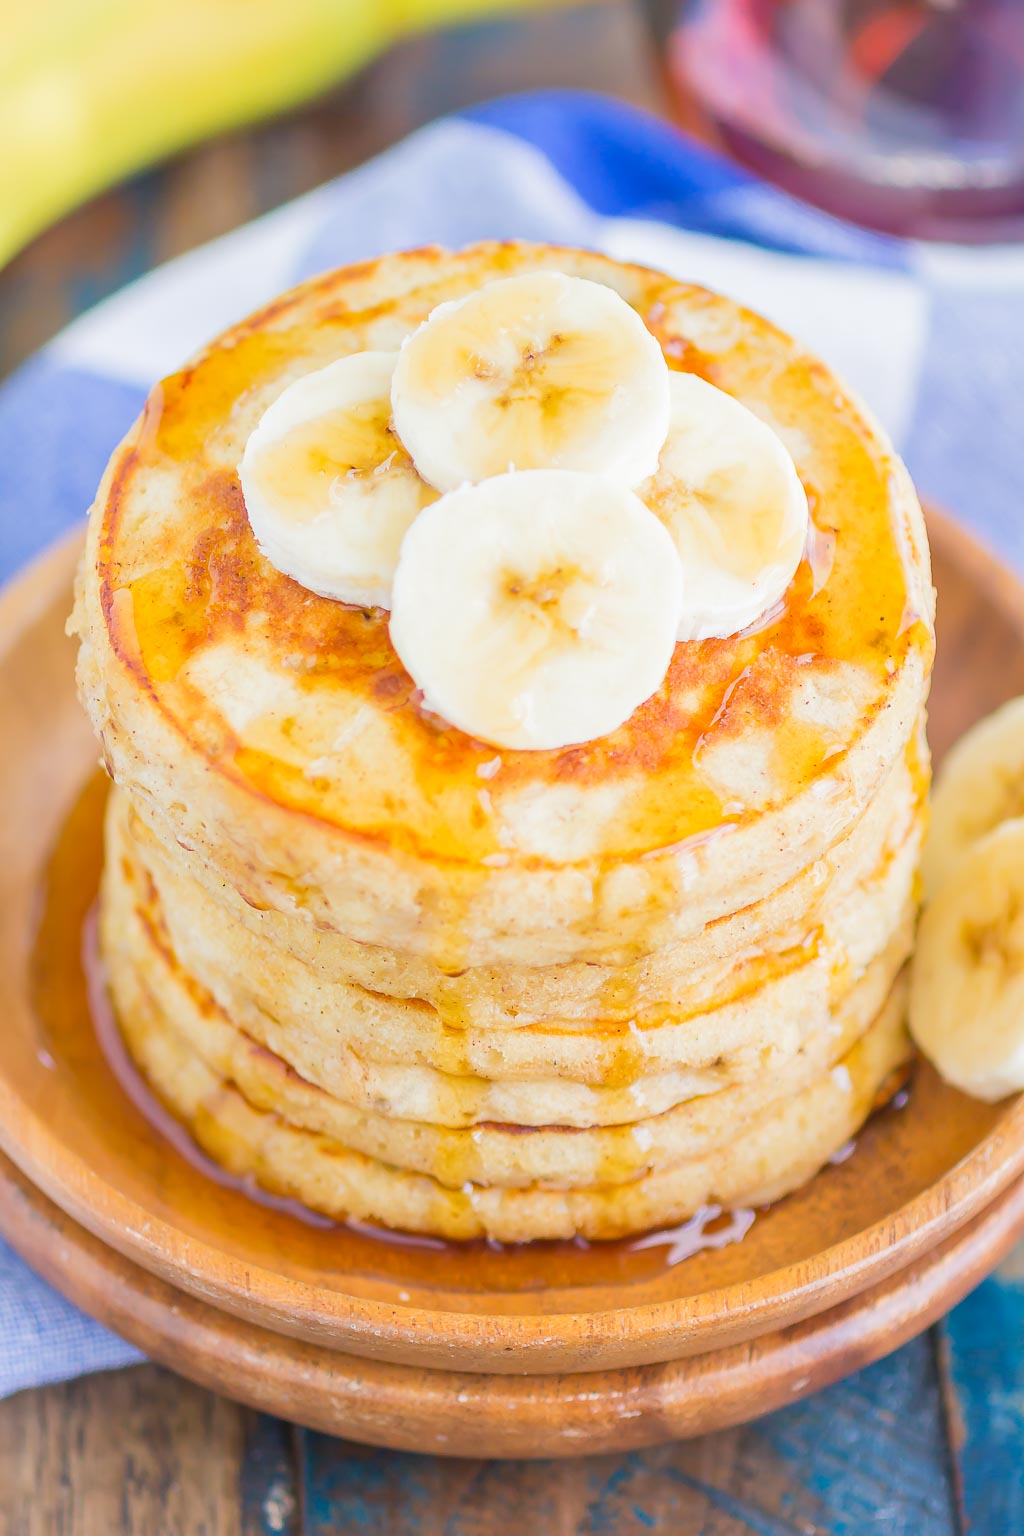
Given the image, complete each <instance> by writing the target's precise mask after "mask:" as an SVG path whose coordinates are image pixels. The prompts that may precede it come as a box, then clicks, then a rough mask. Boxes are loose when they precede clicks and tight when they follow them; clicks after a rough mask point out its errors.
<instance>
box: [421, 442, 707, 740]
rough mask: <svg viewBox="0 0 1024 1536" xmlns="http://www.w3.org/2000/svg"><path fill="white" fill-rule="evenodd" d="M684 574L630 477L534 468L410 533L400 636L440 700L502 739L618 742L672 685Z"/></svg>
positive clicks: (448, 506) (461, 719)
mask: <svg viewBox="0 0 1024 1536" xmlns="http://www.w3.org/2000/svg"><path fill="white" fill-rule="evenodd" d="M682 589H683V573H682V568H681V566H680V564H679V560H678V557H677V556H676V552H675V549H674V548H673V545H672V540H671V539H670V538H669V536H668V534H667V533H666V531H665V529H664V528H663V527H662V525H661V524H660V523H659V522H658V520H657V518H656V517H654V516H652V514H651V513H650V512H649V511H648V510H647V508H646V507H645V506H644V505H643V503H642V502H641V501H640V500H639V499H638V498H637V497H636V496H635V495H634V494H633V493H632V491H628V490H626V489H625V488H624V487H623V486H616V485H612V484H610V482H609V481H607V480H605V479H603V478H602V477H600V476H597V475H584V474H578V473H576V472H574V471H571V470H523V471H520V472H518V473H516V474H508V475H498V476H496V477H495V478H494V479H491V480H486V481H484V482H483V484H481V485H477V486H466V487H464V488H463V489H462V490H460V491H453V492H451V493H450V494H449V495H447V496H443V497H442V498H441V500H440V501H437V502H435V503H434V505H433V506H432V507H429V508H428V509H427V510H426V511H425V512H424V513H422V514H421V516H420V517H418V518H417V520H416V522H415V523H414V524H413V526H412V527H411V528H410V530H409V532H408V534H407V535H406V538H405V542H404V544H403V545H402V553H401V557H400V559H399V562H398V570H397V572H396V573H395V582H394V590H393V605H392V610H391V638H392V641H393V642H394V646H395V649H396V650H397V652H398V654H399V656H400V657H401V659H402V662H403V663H404V665H405V667H406V669H407V670H408V672H409V673H410V674H411V676H412V678H413V680H414V681H415V682H416V684H417V685H418V687H419V688H420V689H422V691H423V697H424V702H425V704H426V705H427V707H428V708H429V709H431V710H433V711H434V712H435V713H436V714H439V715H441V716H442V718H443V719H445V720H447V721H448V722H449V723H450V724H452V725H455V726H458V727H459V729H460V730H463V731H466V732H468V734H469V735H471V736H475V737H477V738H478V739H479V740H481V741H486V742H490V743H491V744H492V745H493V746H496V747H509V748H520V749H523V750H537V749H543V748H556V747H565V746H570V745H573V744H575V743H578V742H584V741H592V740H594V739H595V738H597V737H599V736H606V735H607V734H608V732H609V731H613V730H615V729H616V728H617V727H618V726H620V725H621V724H622V723H623V721H625V720H628V719H629V716H630V715H631V714H632V713H633V711H634V710H635V709H636V708H637V707H638V706H639V705H640V704H642V703H643V702H644V700H645V699H647V698H649V697H650V695H651V694H652V693H654V692H655V691H656V690H657V688H658V687H659V686H660V684H661V682H662V680H663V678H664V676H665V673H666V671H667V669H668V664H669V662H670V660H671V659H672V652H673V649H674V646H675V635H676V629H677V628H678V625H679V611H680V607H681V605H682Z"/></svg>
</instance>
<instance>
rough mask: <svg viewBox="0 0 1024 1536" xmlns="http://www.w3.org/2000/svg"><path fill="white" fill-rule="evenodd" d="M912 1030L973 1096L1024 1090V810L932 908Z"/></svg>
mask: <svg viewBox="0 0 1024 1536" xmlns="http://www.w3.org/2000/svg"><path fill="white" fill-rule="evenodd" d="M910 1032H911V1034H912V1035H913V1036H914V1039H915V1040H916V1041H917V1043H918V1045H919V1046H920V1047H921V1050H922V1051H923V1052H924V1054H925V1055H926V1056H927V1057H928V1058H929V1059H930V1060H931V1061H932V1062H933V1063H934V1065H935V1066H936V1067H937V1068H938V1070H939V1072H940V1073H941V1074H942V1076H943V1077H944V1078H945V1079H946V1081H947V1082H950V1083H952V1084H953V1085H954V1087H956V1088H961V1089H962V1090H963V1091H964V1092H965V1093H969V1094H972V1095H973V1096H974V1097H975V1098H978V1099H987V1100H989V1101H990V1102H994V1101H995V1100H996V1099H1001V1098H1004V1097H1005V1095H1006V1094H1008V1093H1017V1092H1019V1091H1020V1090H1021V1089H1024V817H1016V818H1015V819H1014V820H1012V821H1006V822H1004V823H1003V825H1002V826H1001V827H997V828H996V830H995V831H994V832H989V833H988V834H987V835H986V836H984V837H982V838H981V839H980V840H979V841H978V842H976V843H974V845H973V846H972V847H971V848H969V849H968V851H967V852H966V853H964V854H963V855H962V856H961V857H960V858H959V859H958V861H957V864H956V877H955V879H952V880H947V881H946V882H945V884H944V885H943V886H942V888H941V890H940V891H939V894H938V895H937V896H936V898H935V900H934V901H933V902H932V904H931V906H929V907H927V908H926V909H925V913H924V916H923V917H922V919H921V926H920V929H919V931H918V939H917V949H916V951H915V954H914V961H913V968H912V971H911V982H910Z"/></svg>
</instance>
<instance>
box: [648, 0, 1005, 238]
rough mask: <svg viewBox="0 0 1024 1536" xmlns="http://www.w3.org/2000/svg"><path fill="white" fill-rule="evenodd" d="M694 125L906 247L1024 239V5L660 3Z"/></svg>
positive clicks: (951, 0)
mask: <svg viewBox="0 0 1024 1536" xmlns="http://www.w3.org/2000/svg"><path fill="white" fill-rule="evenodd" d="M649 4H650V10H651V13H652V17H653V18H654V20H655V23H656V25H657V27H658V30H659V34H660V41H661V43H662V47H663V58H664V63H665V69H666V74H667V78H668V81H669V85H670V89H672V91H673V93H674V94H675V96H676V100H677V101H678V102H679V105H680V114H681V116H682V117H683V120H684V124H685V125H686V126H695V125H696V126H698V127H700V128H703V129H705V130H707V129H709V128H710V130H711V132H712V133H713V135H714V136H715V137H717V139H718V140H719V141H720V142H721V144H722V146H723V147H724V148H725V149H727V150H728V151H729V152H730V153H732V154H734V155H735V156H736V157H737V158H738V159H740V160H743V161H745V162H746V163H747V164H748V165H750V166H751V167H752V168H753V169H754V170H756V171H758V172H759V173H760V174H762V175H764V176H767V177H768V178H769V179H771V180H773V181H776V182H778V183H779V184H780V185H782V186H783V187H785V188H786V190H787V191H790V192H794V193H796V194H797V195H798V196H800V197H803V198H806V199H807V200H808V201H809V202H813V203H817V204H818V205H819V206H820V207H822V208H825V209H827V210H828V211H829V212H832V213H836V214H839V215H840V216H841V217H845V218H849V219H853V220H854V221H856V222H858V223H861V224H866V225H869V226H872V227H875V228H878V229H881V230H885V231H889V232H891V233H894V234H899V235H916V236H922V237H924V238H936V239H947V240H964V241H978V240H993V239H1008V238H1019V237H1020V234H1021V232H1022V231H1024V6H1021V4H1020V0H943V3H941V4H940V3H937V0H660V3H659V0H649Z"/></svg>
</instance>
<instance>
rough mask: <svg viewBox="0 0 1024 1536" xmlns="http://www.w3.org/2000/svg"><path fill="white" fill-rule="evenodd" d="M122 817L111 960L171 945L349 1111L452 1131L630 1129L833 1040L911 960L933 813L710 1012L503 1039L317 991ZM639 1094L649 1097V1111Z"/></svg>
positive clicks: (111, 884)
mask: <svg viewBox="0 0 1024 1536" xmlns="http://www.w3.org/2000/svg"><path fill="white" fill-rule="evenodd" d="M108 815H109V822H110V830H109V833H108V850H109V855H110V862H109V865H108V873H107V877H106V885H105V896H104V907H105V925H106V928H105V931H106V934H107V937H106V940H105V950H106V953H107V955H108V962H110V963H112V957H113V956H114V955H115V954H120V953H121V952H123V951H127V954H128V959H127V962H126V961H125V960H121V959H119V960H118V963H119V964H123V963H133V964H139V965H143V966H147V965H150V964H151V963H152V951H153V949H154V946H156V945H157V937H158V938H159V947H160V948H162V949H163V950H166V951H170V952H172V953H173V956H174V959H175V964H176V966H177V967H179V968H181V969H182V970H184V971H185V972H186V973H187V974H188V975H189V976H190V977H191V978H193V979H194V980H195V981H197V982H198V983H199V984H200V986H201V987H203V988H204V989H205V990H206V991H208V992H210V993H211V994H212V997H213V999H214V1001H215V1002H216V1004H217V1006H218V1007H219V1008H220V1009H222V1010H223V1011H224V1013H225V1014H226V1015H227V1016H228V1018H229V1019H231V1020H233V1021H234V1022H235V1023H236V1024H237V1025H238V1026H239V1028H240V1029H242V1030H243V1031H245V1033H246V1034H247V1035H249V1036H250V1037H252V1038H253V1039H254V1040H256V1041H258V1042H260V1043H261V1044H262V1045H263V1046H265V1047H268V1048H269V1049H270V1050H272V1051H274V1052H276V1053H277V1054H279V1055H280V1056H282V1057H283V1058H284V1059H285V1061H286V1062H287V1063H288V1064H289V1065H290V1066H291V1067H293V1068H294V1069H295V1070H296V1071H297V1072H298V1073H300V1074H301V1075H302V1076H303V1077H304V1078H307V1079H309V1081H310V1082H312V1083H314V1084H318V1085H319V1086H320V1087H322V1088H324V1089H326V1090H327V1091H328V1092H329V1093H330V1094H331V1095H333V1096H334V1097H336V1098H339V1099H341V1100H343V1101H344V1102H345V1103H346V1104H351V1105H356V1106H360V1107H362V1108H371V1109H372V1108H376V1107H379V1106H381V1105H387V1106H388V1107H389V1109H390V1110H391V1112H393V1113H395V1114H401V1115H406V1116H409V1115H414V1116H417V1117H418V1116H420V1115H423V1116H425V1117H426V1118H430V1119H433V1118H435V1117H437V1118H440V1119H442V1121H443V1123H445V1124H463V1123H465V1119H464V1116H465V1113H466V1106H467V1105H476V1106H479V1107H478V1108H477V1110H476V1111H475V1113H477V1114H478V1115H479V1116H480V1117H481V1118H489V1119H494V1118H499V1119H512V1120H517V1121H518V1120H523V1121H524V1122H525V1123H534V1122H533V1120H532V1116H534V1115H536V1114H537V1113H543V1114H544V1115H545V1116H547V1115H551V1116H554V1117H557V1118H565V1117H568V1120H569V1122H570V1123H572V1124H578V1125H586V1124H601V1123H605V1121H606V1120H607V1119H608V1118H609V1117H610V1115H609V1108H608V1107H606V1106H610V1107H611V1109H613V1110H615V1111H616V1112H617V1113H620V1112H621V1110H620V1109H619V1106H621V1104H622V1102H623V1100H625V1103H626V1105H627V1107H628V1108H629V1109H630V1110H631V1111H632V1114H629V1115H627V1118H632V1116H633V1115H635V1114H636V1113H638V1112H642V1111H645V1110H646V1111H647V1112H652V1113H653V1112H655V1110H654V1108H653V1106H654V1105H664V1106H665V1107H668V1106H667V1103H666V1101H667V1100H668V1098H669V1096H671V1102H679V1101H681V1100H682V1099H683V1098H688V1097H691V1096H693V1095H695V1094H699V1093H709V1092H713V1091H715V1090H716V1089H719V1088H722V1087H724V1086H727V1085H728V1084H729V1083H732V1082H736V1081H745V1080H749V1079H750V1078H753V1077H754V1076H763V1075H765V1074H768V1075H771V1074H772V1073H774V1072H776V1071H781V1070H783V1069H784V1068H785V1066H786V1064H787V1063H788V1062H789V1060H790V1059H791V1058H792V1057H793V1056H794V1055H795V1054H796V1053H797V1052H798V1051H799V1050H800V1049H801V1047H802V1045H803V1043H804V1042H805V1041H806V1040H808V1039H809V1038H810V1037H811V1036H812V1035H814V1034H815V1033H816V1032H819V1031H826V1030H827V1029H828V1027H829V1025H830V1023H831V1020H832V1016H833V1010H834V1009H835V1008H836V1007H837V1006H838V1005H840V1004H841V1003H842V1002H844V1001H845V999H846V998H847V994H848V992H849V989H850V988H851V987H853V986H854V985H855V983H856V982H857V980H858V979H859V978H860V977H861V976H862V975H863V974H864V972H865V970H866V969H867V968H868V966H869V965H871V963H872V962H873V961H874V960H875V959H876V957H878V956H879V955H880V954H881V953H882V952H883V951H885V950H886V949H888V948H890V947H891V940H892V935H893V934H894V933H900V932H901V930H902V940H901V947H900V949H899V951H898V954H897V956H896V963H897V967H898V965H899V964H901V963H902V961H903V959H905V958H906V954H907V952H908V950H909V934H908V932H907V931H906V929H907V918H908V915H909V914H911V913H912V911H913V908H914V900H913V891H914V882H915V878H916V870H917V865H918V861H919V855H920V842H921V834H922V830H923V829H922V826H921V820H920V818H918V820H917V821H916V822H915V823H914V825H913V828H912V831H911V833H910V835H909V836H908V837H907V838H906V839H905V840H904V842H903V843H902V844H901V845H900V846H898V847H897V848H895V849H889V850H886V851H885V853H884V854H883V857H882V859H881V860H880V867H879V868H878V869H877V870H876V871H873V872H872V878H871V880H870V881H869V882H867V883H866V884H865V885H864V886H863V887H857V888H856V889H855V890H854V892H852V893H851V895H850V897H849V898H848V899H847V900H846V901H844V902H839V903H837V904H836V905H835V907H834V909H833V910H830V912H829V914H828V923H827V926H825V927H822V928H820V929H815V930H812V932H811V934H810V935H809V936H808V937H807V939H806V941H805V943H803V944H802V945H800V946H798V947H797V949H796V950H795V951H794V952H793V953H791V954H783V955H776V956H770V957H767V958H766V959H765V958H762V959H757V960H754V961H751V962H750V963H748V964H746V965H744V966H742V967H740V968H739V969H738V970H737V971H736V972H735V973H734V974H733V975H732V977H731V978H730V979H729V981H728V986H727V992H726V995H725V998H724V999H722V998H718V997H716V998H714V999H712V1000H711V1001H710V1002H708V1003H707V1006H706V1007H705V1008H704V1010H703V1011H695V1012H691V1013H688V1014H687V1013H681V1012H677V1011H676V1010H674V1009H670V1008H667V1007H662V1008H661V1009H651V1010H648V1011H647V1012H646V1013H644V1014H640V1015H638V1016H637V1017H636V1018H634V1019H633V1020H632V1021H631V1022H630V1023H629V1024H628V1025H626V1026H623V1025H621V1024H615V1023H612V1024H610V1025H607V1026H606V1025H604V1024H603V1023H602V1021H600V1020H594V1021H592V1022H591V1024H590V1025H589V1026H584V1025H580V1024H579V1023H576V1024H565V1023H562V1022H560V1021H554V1022H552V1023H549V1024H547V1025H523V1026H520V1027H519V1028H515V1029H505V1030H495V1029H453V1028H451V1027H450V1026H445V1025H444V1024H442V1022H441V1020H440V1019H439V1018H438V1016H437V1015H436V1013H434V1011H433V1010H432V1009H431V1008H430V1007H429V1006H427V1005H424V1004H422V1003H401V1002H397V1001H396V1000H394V999H390V998H381V997H378V996H376V995H374V994H372V993H366V992H364V991H362V989H359V988H353V987H351V986H346V985H344V984H342V985H338V984H333V985H332V984H330V983H326V984H325V983H318V982H317V979H316V978H315V977H314V976H312V975H311V973H310V972H309V971H308V969H307V968H306V967H304V966H303V965H302V964H301V963H300V962H299V961H297V960H296V959H295V958H294V957H293V956H291V955H289V954H287V953H282V952H280V951H275V950H274V949H272V947H271V946H269V945H268V944H267V943H266V941H260V940H258V939H256V938H255V936H253V935H252V934H250V932H249V931H248V929H238V927H237V926H236V925H232V923H231V922H230V920H229V919H228V918H227V915H226V913H224V912H223V911H222V910H218V908H217V904H216V903H214V902H211V901H210V900H209V898H208V897H207V896H206V894H205V892H203V891H202V889H201V888H199V887H197V886H196V885H195V883H194V882H190V881H189V880H188V879H187V878H185V877H183V876H179V878H178V880H177V882H171V883H168V882H167V881H166V880H165V879H163V878H161V875H160V874H156V875H154V872H153V870H152V866H151V865H150V864H149V863H148V861H147V859H146V856H145V853H144V852H142V851H141V850H139V848H138V847H137V845H135V844H134V843H133V841H132V838H131V834H130V830H129V826H128V821H129V817H130V812H127V802H126V801H124V800H123V798H122V797H120V796H118V795H116V794H115V795H114V796H113V797H112V799H111V804H110V810H109V813H108ZM889 974H890V980H891V975H892V974H893V972H892V971H890V973H889ZM877 1006H878V1003H877V1002H876V1003H874V1004H873V1005H872V1007H871V1010H870V1013H869V1014H866V1015H864V1018H865V1019H866V1018H868V1017H871V1016H873V1014H874V1013H875V1012H876V1011H877ZM417 1069H420V1070H417ZM439 1075H440V1076H439ZM538 1078H539V1079H541V1080H540V1081H537V1079H538ZM551 1078H557V1079H567V1080H568V1081H565V1082H563V1081H556V1082H551V1081H549V1079H551ZM481 1079H484V1080H491V1081H489V1082H485V1083H481ZM509 1079H522V1080H523V1081H522V1083H521V1084H520V1085H516V1086H512V1085H511V1084H509V1082H508V1080H509ZM460 1080H462V1081H460ZM498 1082H500V1083H501V1084H502V1086H501V1087H499V1086H498ZM593 1089H597V1090H599V1091H598V1092H597V1093H595V1092H593V1091H592V1090H593ZM625 1089H635V1090H636V1094H637V1097H638V1098H639V1102H634V1096H633V1095H626V1094H624V1093H623V1092H622V1090H625ZM581 1090H582V1091H581ZM607 1090H612V1092H611V1093H609V1092H608V1091H607ZM413 1106H416V1107H415V1108H414V1107H413ZM442 1106H444V1108H443V1111H442ZM453 1114H454V1116H455V1118H452V1116H453Z"/></svg>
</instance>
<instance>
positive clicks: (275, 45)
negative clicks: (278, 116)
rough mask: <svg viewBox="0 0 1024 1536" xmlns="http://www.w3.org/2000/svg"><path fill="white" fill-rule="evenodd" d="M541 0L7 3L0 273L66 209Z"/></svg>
mask: <svg viewBox="0 0 1024 1536" xmlns="http://www.w3.org/2000/svg"><path fill="white" fill-rule="evenodd" d="M533 3H536V0H0V37H2V39H3V41H2V44H0V143H2V144H4V145H5V146H6V147H5V150H4V154H3V156H2V158H0V266H2V265H3V264H4V263H6V262H7V261H8V260H9V259H10V257H11V256H13V255H14V253H15V252H16V251H17V250H19V249H20V248H21V246H23V245H24V244H25V243H26V242H27V241H28V240H30V239H31V238H32V236H33V235H35V234H37V233H38V232H39V231H40V230H41V229H43V228H44V227H45V226H46V225H47V224H49V223H51V222H52V221H53V220H54V219H56V218H58V217H59V216H60V215H61V214H62V213H64V212H66V211H67V209H69V208H71V207H72V206H74V205H75V204H76V203H79V202H81V201H83V200H84V199H85V198H87V197H89V196H90V195H92V194H93V193H95V192H97V191H99V190H100V189H101V188H102V187H105V186H108V185H110V183H112V182H114V181H116V180H118V179H119V178H120V177H122V176H125V175H127V174H129V173H130V172H132V171H134V170H137V169H139V168H140V167H141V166H143V165H146V164H148V163H150V162H152V161H154V160H157V159H160V158H162V157H163V156H165V155H168V154H170V153H172V152H173V151H175V150H178V149H181V148H182V147H183V146H184V145H186V144H190V143H193V142H194V141H196V140H197V139H201V138H204V137H206V136H208V135H210V134H214V133H218V132H221V131H223V130H224V129H227V128H230V127H233V126H235V125H236V124H239V123H243V122H246V121H249V120H252V119H255V118H259V117H262V116H266V115H268V114H270V113H273V112H276V111H280V110H281V109H283V108H285V107H288V106H290V105H292V104H293V103H295V102H298V101H301V100H303V99H304V98H306V97H309V96H312V95H314V94H315V93H316V92H317V91H319V90H322V89H324V88H325V87H326V86H328V85H329V84H330V83H331V82H332V81H335V80H337V79H339V78H341V77H342V76H344V75H346V74H348V73H350V72H351V71H353V70H355V69H358V68H359V66H360V65H361V64H363V63H365V62H366V61H367V60H368V59H370V58H371V57H372V56H373V55H374V54H375V53H377V52H379V51H380V50H381V49H383V48H385V47H387V45H388V44H389V43H391V42H393V41H394V40H395V39H396V38H398V37H400V36H402V35H403V34H405V33H407V32H410V31H413V30H416V29H419V28H424V27H428V26H433V25H436V24H441V23H444V22H451V21H456V20H462V19H466V18H469V17H471V16H477V15H482V14H484V13H486V12H488V11H498V10H503V9H510V8H511V7H512V6H515V5H518V6H523V5H528V4H533Z"/></svg>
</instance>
